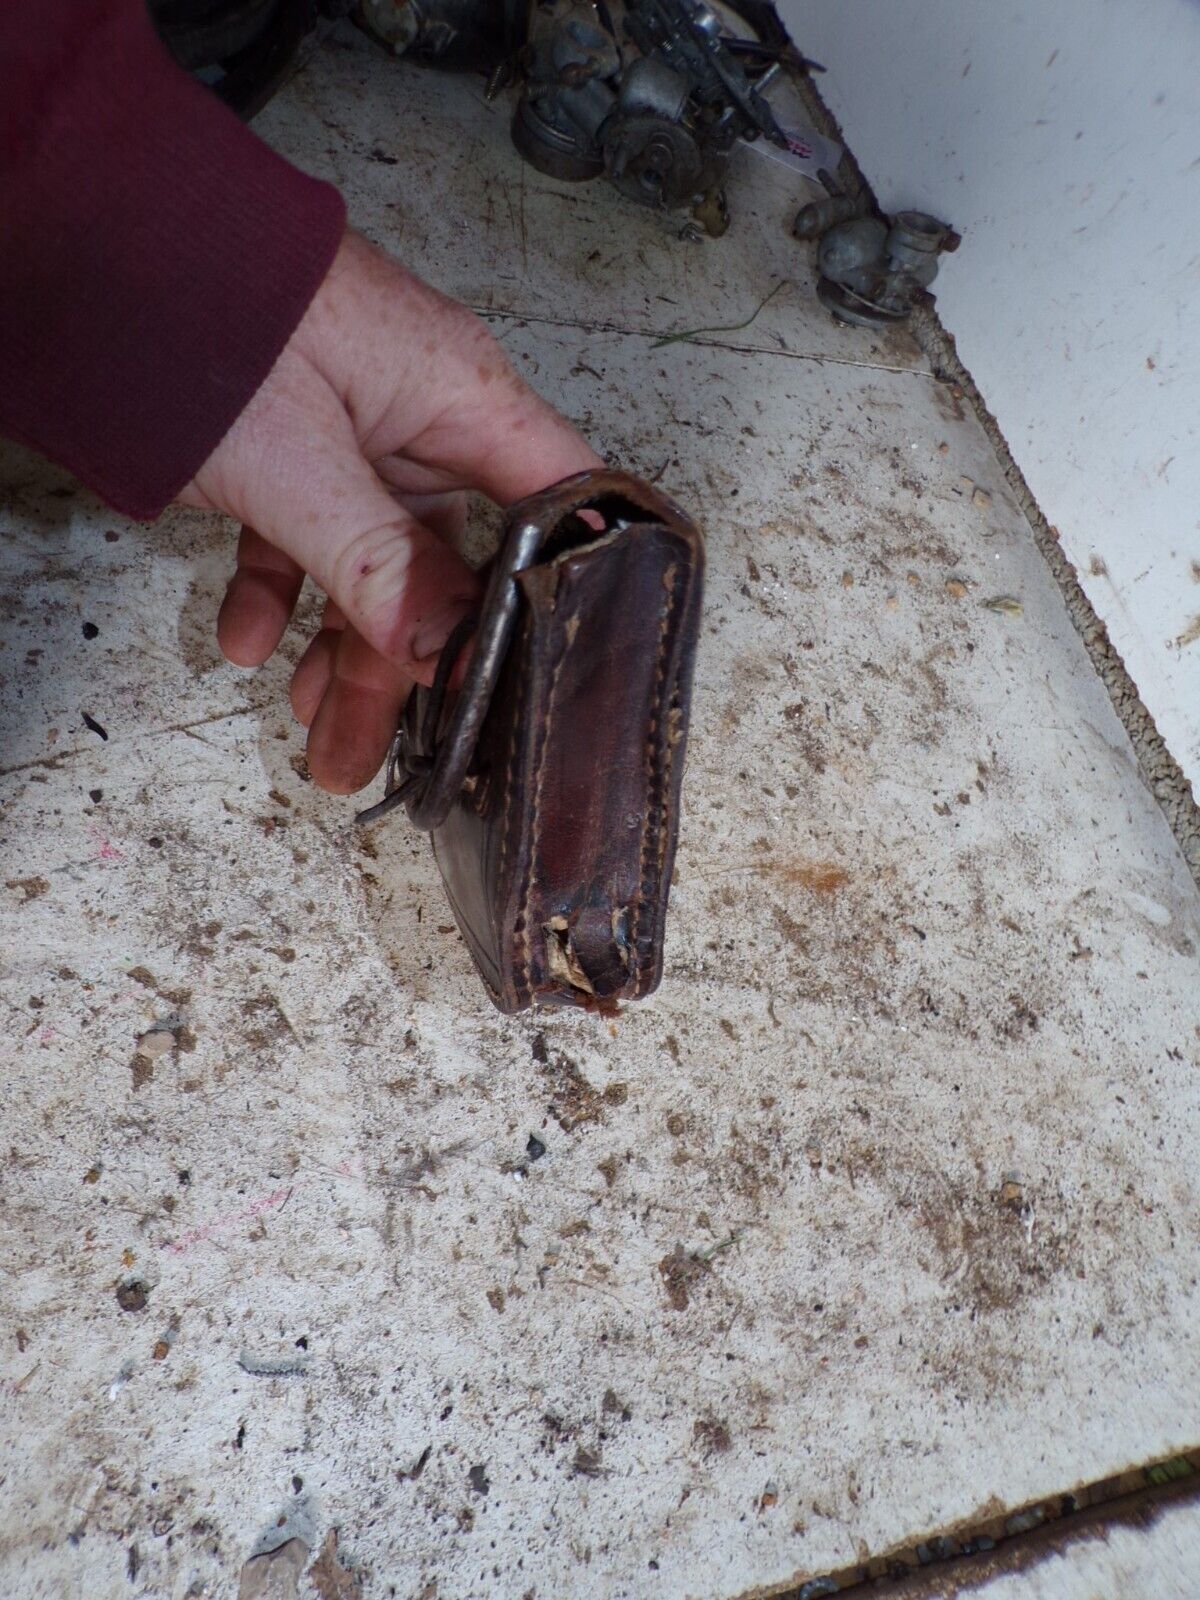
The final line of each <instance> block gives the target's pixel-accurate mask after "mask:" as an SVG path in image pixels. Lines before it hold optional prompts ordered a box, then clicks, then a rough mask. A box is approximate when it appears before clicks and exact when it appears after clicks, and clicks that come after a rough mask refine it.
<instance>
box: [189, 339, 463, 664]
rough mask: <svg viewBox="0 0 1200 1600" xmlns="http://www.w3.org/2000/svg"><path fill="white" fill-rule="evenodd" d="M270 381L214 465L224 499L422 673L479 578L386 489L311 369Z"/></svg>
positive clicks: (295, 369) (383, 645) (378, 645)
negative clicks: (268, 391) (233, 446)
mask: <svg viewBox="0 0 1200 1600" xmlns="http://www.w3.org/2000/svg"><path fill="white" fill-rule="evenodd" d="M272 381H273V385H274V387H275V391H276V392H275V393H274V394H272V395H271V396H266V395H265V394H264V393H263V392H262V391H260V394H259V395H258V396H256V398H255V400H254V401H252V402H251V404H250V406H249V407H247V410H246V412H244V413H243V416H242V418H240V419H239V422H238V423H237V424H236V425H235V430H234V433H241V434H244V435H245V438H244V439H239V440H238V441H237V442H238V443H239V444H241V445H242V449H241V451H240V453H239V454H238V455H236V456H233V455H232V454H231V458H230V461H229V462H228V463H225V464H224V477H223V480H222V481H221V482H220V484H219V488H220V492H221V494H222V497H223V499H224V501H225V503H227V504H231V503H232V504H236V505H237V506H238V509H239V510H241V511H242V513H243V519H244V520H245V521H246V522H248V523H250V524H251V525H252V526H254V527H255V528H257V529H258V531H259V533H261V535H262V538H263V539H264V540H265V541H266V542H267V543H268V544H271V545H274V546H275V547H276V548H277V549H278V550H281V551H283V552H285V554H286V556H287V557H289V558H290V560H291V562H292V563H295V564H297V565H298V566H299V567H300V568H302V569H303V570H304V571H306V572H308V573H309V574H310V575H311V576H312V577H313V579H314V580H315V581H316V582H317V583H318V584H319V585H320V586H321V588H322V589H324V590H325V592H326V594H327V595H329V596H330V598H331V599H332V600H333V601H334V602H335V603H336V604H337V606H338V608H339V609H340V611H341V613H342V615H343V616H344V617H345V618H346V620H347V622H348V623H350V625H351V626H352V627H353V628H354V629H355V630H356V631H357V632H358V633H359V634H360V635H361V636H362V638H363V639H364V640H365V641H366V642H367V643H368V644H369V645H370V646H371V647H372V648H373V649H374V650H376V651H377V652H378V653H379V654H380V655H382V656H385V657H386V658H387V659H388V660H389V661H390V662H391V663H392V665H393V666H394V667H397V668H399V669H402V670H403V671H405V672H409V673H413V674H415V675H417V676H419V677H420V678H421V679H422V680H423V681H425V682H429V681H432V677H433V670H434V666H435V663H436V657H437V654H438V651H439V650H440V649H441V647H442V645H443V643H444V642H445V640H446V638H447V636H448V635H449V633H450V630H451V629H452V628H453V627H454V625H455V623H456V622H457V621H458V620H459V618H460V617H461V616H463V614H464V613H465V612H466V611H467V610H469V609H470V607H471V606H472V604H473V603H474V599H475V596H476V593H477V591H478V587H479V585H478V580H477V579H476V577H475V576H474V574H473V573H472V572H471V571H470V570H469V568H468V567H467V566H466V565H465V563H464V562H463V561H462V560H461V558H460V557H459V556H457V555H456V554H455V553H454V552H453V551H452V550H451V549H450V548H449V547H448V546H447V545H445V544H443V543H442V542H441V540H440V539H438V538H437V536H436V535H435V534H434V533H432V532H431V531H430V529H428V528H427V527H425V526H424V525H423V524H422V523H421V522H419V521H418V520H417V519H416V518H415V517H414V516H413V515H412V514H411V512H409V511H408V510H407V509H406V508H405V506H404V505H402V504H401V503H399V502H398V501H397V500H396V499H395V498H394V496H393V495H392V494H391V493H390V492H389V490H388V489H387V487H386V486H385V485H384V483H383V482H382V481H381V480H380V478H379V476H378V475H377V473H376V472H375V470H374V468H373V467H372V466H371V465H370V463H369V462H368V461H366V460H365V459H364V457H363V456H362V455H361V453H360V452H359V449H358V445H357V441H356V439H355V437H354V431H353V428H352V426H351V422H350V418H349V417H348V416H347V414H346V411H345V409H344V408H343V406H342V405H341V404H340V402H339V401H338V399H337V396H336V395H335V394H334V393H333V392H332V390H330V388H329V386H328V384H327V383H325V381H324V380H323V379H322V378H321V377H320V375H319V374H317V373H315V372H313V371H311V369H309V368H307V367H306V366H305V365H304V364H302V363H301V364H295V363H293V364H290V365H289V366H287V367H286V368H285V369H282V370H281V369H277V371H276V373H275V375H274V378H273V380H272ZM230 439H231V440H232V439H233V435H232V434H231V436H230ZM227 443H229V441H227ZM251 443H253V445H254V448H253V450H251V449H250V444H251ZM235 474H236V476H235ZM266 632H267V630H266V628H265V627H264V628H263V634H264V635H265V634H266ZM258 642H259V643H261V640H259V641H258Z"/></svg>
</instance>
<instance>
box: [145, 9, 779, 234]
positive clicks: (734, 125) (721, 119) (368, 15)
mask: <svg viewBox="0 0 1200 1600" xmlns="http://www.w3.org/2000/svg"><path fill="white" fill-rule="evenodd" d="M148 3H149V6H150V11H151V16H152V17H153V20H154V22H155V25H156V26H157V28H158V31H159V33H160V35H161V37H162V39H163V41H164V43H165V44H166V45H167V48H168V49H169V50H170V51H171V53H172V54H173V55H174V57H175V59H176V60H177V61H178V62H179V63H180V65H181V66H185V67H187V68H188V69H189V70H190V71H192V72H194V73H196V75H197V76H198V77H200V78H201V80H202V81H203V82H205V83H207V84H208V85H209V86H210V87H211V88H212V89H213V91H214V92H215V93H216V94H219V95H220V96H221V98H222V99H224V100H225V101H226V102H227V103H228V104H229V105H231V106H232V107H233V108H234V109H235V110H236V111H239V112H240V113H241V114H242V115H243V116H253V115H254V113H255V112H256V111H257V110H258V109H259V108H260V107H261V106H262V105H263V104H265V102H266V101H267V100H268V99H269V98H270V96H271V95H272V94H273V93H274V92H275V90H276V89H277V88H278V87H279V85H280V84H281V83H282V82H284V81H285V79H286V77H287V75H288V73H289V72H290V71H292V70H294V67H295V64H296V62H297V60H298V59H300V57H301V55H302V53H303V48H304V46H305V44H306V41H309V40H311V38H312V37H313V36H314V35H319V34H320V33H321V32H322V31H323V30H326V29H329V28H332V27H334V26H336V25H338V23H339V20H341V19H345V18H347V17H349V18H350V19H351V20H353V21H354V22H356V23H357V24H358V25H359V26H360V27H361V28H362V29H363V31H364V32H366V33H368V34H370V36H371V37H372V38H373V39H375V40H376V42H377V43H379V44H381V45H383V46H384V47H385V48H386V49H388V50H390V51H391V52H392V53H393V54H395V55H398V56H402V57H404V58H405V59H406V60H409V61H413V62H416V63H418V64H420V65H422V66H429V67H440V68H443V69H445V70H448V71H472V72H481V73H484V74H485V75H486V76H487V78H488V80H489V93H491V94H495V93H498V92H499V90H500V89H501V88H502V87H503V88H506V89H508V90H509V91H510V92H511V93H512V94H513V96H514V100H515V110H514V114H513V122H512V134H513V140H514V142H515V144H516V146H517V149H518V150H519V151H520V153H521V155H522V156H524V158H525V159H526V160H527V161H528V162H529V163H530V164H531V165H532V166H534V167H536V168H537V169H538V170H539V171H540V172H545V173H548V174H549V175H551V176H553V177H556V178H564V179H568V180H582V179H589V178H597V177H602V176H607V177H608V178H609V179H610V180H611V182H613V183H614V184H615V185H616V186H617V188H618V189H620V190H621V192H622V193H623V194H625V195H627V196H628V197H629V198H630V199H632V200H636V201H638V202H639V203H641V204H643V205H648V206H653V207H656V208H658V209H660V210H666V211H674V210H686V209H688V208H695V212H696V216H697V218H698V219H699V220H700V221H702V222H703V224H704V226H705V227H706V228H707V229H708V231H709V232H710V233H719V232H721V231H723V227H724V223H725V220H726V216H725V205H724V195H723V192H722V187H721V185H722V180H723V177H724V172H725V165H726V162H727V160H728V157H729V152H730V151H731V150H732V148H733V146H734V144H735V143H736V142H737V141H738V140H739V139H747V140H751V139H758V138H766V139H769V140H771V141H772V142H773V143H775V144H777V145H779V146H781V147H785V146H786V145H787V139H786V136H785V134H784V132H783V131H782V130H781V128H780V127H779V124H778V123H777V122H776V120H775V114H774V112H773V111H772V110H771V107H770V105H769V104H768V103H767V100H766V98H765V94H764V91H765V89H766V88H767V86H768V84H769V83H770V82H771V81H772V79H773V78H775V77H776V76H777V74H779V73H780V72H781V71H782V70H783V69H784V68H785V67H786V66H789V65H791V66H800V65H803V62H802V58H801V57H800V56H799V54H798V53H797V52H796V50H795V49H794V47H793V46H792V44H791V42H790V40H789V38H788V33H787V30H786V28H785V27H784V26H783V23H782V22H781V21H780V19H779V16H778V14H777V13H776V10H775V7H774V6H773V5H772V4H770V3H769V0H148Z"/></svg>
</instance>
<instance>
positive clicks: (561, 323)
mask: <svg viewBox="0 0 1200 1600" xmlns="http://www.w3.org/2000/svg"><path fill="white" fill-rule="evenodd" d="M469 309H470V310H472V311H474V312H475V314H476V315H477V316H480V317H484V318H493V319H495V320H496V321H500V322H519V323H528V324H530V325H534V324H536V325H537V326H538V327H544V328H571V329H574V330H575V331H577V332H580V333H614V334H619V335H621V336H623V337H625V338H628V339H650V340H652V341H655V342H657V341H658V340H660V339H663V340H669V341H670V342H671V343H673V344H690V345H703V346H704V347H705V348H706V349H710V350H728V351H731V352H732V353H734V354H736V355H753V356H781V357H783V358H784V359H785V360H788V361H813V362H816V363H818V364H819V365H822V366H831V367H856V368H860V369H863V370H865V371H867V372H894V373H899V374H901V375H906V376H910V377H914V378H922V379H924V380H925V381H926V382H929V381H934V375H933V373H932V372H926V371H922V369H921V368H920V367H898V366H889V365H888V364H887V362H884V361H855V360H852V359H851V358H850V357H848V356H835V355H820V354H818V353H816V352H814V351H806V350H780V349H775V350H773V349H771V348H770V346H769V345H758V344H735V343H733V342H732V341H730V340H724V339H709V338H701V337H699V336H697V337H686V338H685V337H683V336H681V335H680V334H679V333H677V332H674V331H673V330H671V329H669V328H668V329H663V328H628V327H625V326H623V325H622V324H621V323H617V322H586V321H584V320H583V319H581V318H575V317H547V316H541V315H539V314H537V313H535V312H527V311H501V310H498V309H497V308H496V307H494V306H481V305H471V306H469Z"/></svg>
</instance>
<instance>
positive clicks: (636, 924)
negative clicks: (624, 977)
mask: <svg viewBox="0 0 1200 1600" xmlns="http://www.w3.org/2000/svg"><path fill="white" fill-rule="evenodd" d="M684 580H686V572H685V573H684V578H683V579H678V578H677V579H676V581H675V583H674V584H673V585H672V587H671V594H670V598H669V600H668V602H667V608H666V610H665V611H664V612H663V619H662V622H661V624H660V625H659V630H658V661H657V665H656V667H655V673H654V696H653V701H652V704H653V707H654V712H655V720H654V723H653V724H652V726H651V727H650V729H649V732H648V737H647V739H646V753H645V758H644V760H643V762H642V773H643V781H644V785H645V790H644V792H645V796H646V809H645V812H644V813H643V816H642V836H641V840H640V841H639V844H638V897H637V903H636V904H635V906H634V908H633V919H632V921H633V926H632V928H631V929H630V933H629V947H630V949H631V950H632V951H633V956H634V960H635V961H637V962H638V966H639V968H640V966H641V963H640V961H638V935H639V934H640V932H641V926H642V909H643V907H644V906H645V904H646V866H647V850H646V845H647V841H648V837H649V833H650V812H651V809H652V806H651V804H650V797H651V794H652V793H653V791H654V787H655V778H656V777H658V776H660V775H661V771H662V765H663V758H662V754H661V746H659V747H658V748H657V749H656V742H655V737H654V735H655V731H656V729H659V728H661V724H662V714H663V701H662V695H663V684H664V682H665V680H666V676H667V655H668V650H669V645H670V638H671V622H672V619H673V618H674V616H675V610H676V607H677V606H678V604H679V594H680V590H681V589H682V587H683V581H684ZM656 756H657V760H656V759H655V758H656ZM656 768H657V771H656ZM666 826H667V815H666V806H665V803H664V805H663V816H662V819H661V821H660V823H659V832H660V834H662V832H663V830H664V829H665V828H666ZM641 992H642V973H641V971H640V970H639V971H638V972H637V975H636V977H635V979H634V993H635V994H641Z"/></svg>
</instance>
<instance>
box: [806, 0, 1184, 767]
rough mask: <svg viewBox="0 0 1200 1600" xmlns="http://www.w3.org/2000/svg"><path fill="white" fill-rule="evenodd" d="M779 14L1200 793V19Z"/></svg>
mask: <svg viewBox="0 0 1200 1600" xmlns="http://www.w3.org/2000/svg"><path fill="white" fill-rule="evenodd" d="M780 9H781V11H782V13H783V14H784V16H785V19H786V20H787V22H788V24H789V26H790V27H791V29H792V31H793V34H794V36H795V39H796V42H797V44H798V45H799V46H800V48H801V49H802V50H804V51H805V52H806V53H807V54H809V55H810V56H812V57H813V58H815V59H816V60H817V61H820V62H822V63H823V64H824V65H825V66H826V67H827V68H828V69H829V70H828V72H827V73H826V75H825V77H824V78H823V79H822V80H821V87H822V91H823V93H824V95H825V97H826V101H827V103H828V104H829V106H830V108H831V110H833V112H834V113H835V114H836V115H837V117H838V118H839V120H840V121H841V123H842V127H843V130H844V132H845V135H846V140H847V143H848V144H849V146H850V148H851V149H852V150H853V152H854V154H855V157H856V158H857V160H858V162H859V164H860V166H861V167H862V169H863V171H864V173H865V174H866V176H867V178H868V179H869V181H870V182H871V183H872V185H873V186H874V188H875V191H876V194H877V195H878V196H879V199H880V202H881V204H882V205H883V206H884V207H885V208H886V209H888V210H895V209H898V208H901V207H903V206H918V207H920V208H922V209H924V210H929V211H932V212H935V213H937V214H939V215H942V216H944V217H946V218H947V219H948V220H949V221H950V222H952V223H953V224H954V226H955V227H956V228H958V229H959V230H960V231H961V233H962V234H963V236H964V243H963V246H962V248H961V249H960V251H959V252H958V254H957V255H955V256H952V257H949V258H947V259H945V260H944V262H943V265H942V273H941V276H940V278H939V280H938V282H937V284H936V285H935V289H936V292H937V297H938V308H939V311H940V312H941V315H942V319H943V321H944V322H945V324H946V327H947V328H948V329H949V330H950V332H951V333H953V334H954V336H955V338H956V339H957V341H958V349H959V353H960V355H961V356H962V358H963V360H964V362H965V363H966V365H967V367H968V368H969V370H970V371H971V373H972V375H973V376H974V378H975V380H976V382H977V383H978V384H979V387H980V389H981V391H982V393H983V396H984V398H985V400H986V401H987V403H988V405H989V406H990V408H991V409H992V411H993V412H994V414H995V416H996V418H997V420H998V421H999V423H1000V426H1001V428H1002V429H1003V431H1004V434H1005V436H1006V438H1007V439H1008V442H1009V445H1010V447H1011V449H1012V452H1013V454H1014V456H1015V457H1016V459H1017V461H1018V463H1019V465H1020V466H1021V469H1022V471H1023V472H1024V473H1025V476H1026V478H1027V479H1028V481H1029V484H1030V487H1031V488H1032V489H1033V492H1034V494H1035V495H1036V496H1037V499H1038V501H1039V503H1040V504H1041V506H1042V509H1043V511H1044V512H1045V513H1046V516H1047V517H1048V518H1049V520H1050V522H1051V523H1053V524H1054V525H1055V526H1057V528H1058V529H1059V531H1060V534H1061V538H1062V543H1063V547H1064V549H1065V550H1066V552H1067V554H1068V556H1069V557H1070V559H1071V560H1072V562H1073V563H1074V564H1075V566H1076V568H1077V569H1078V571H1079V575H1080V579H1081V581H1082V583H1083V586H1084V589H1085V590H1086V592H1087V594H1088V596H1089V598H1090V600H1091V602H1092V604H1093V605H1094V606H1095V608H1096V610H1097V612H1098V613H1099V614H1100V616H1102V617H1103V618H1104V620H1105V622H1106V623H1107V625H1108V628H1109V632H1110V635H1111V637H1112V639H1113V641H1114V643H1115V644H1116V646H1117V648H1118V650H1119V651H1120V652H1121V654H1122V656H1123V658H1124V660H1125V664H1126V666H1127V668H1128V670H1129V672H1130V674H1131V676H1132V677H1133V679H1134V681H1135V682H1136V683H1137V686H1138V688H1139V690H1140V692H1141V695H1142V698H1143V700H1144V701H1145V703H1146V705H1147V706H1148V707H1149V709H1150V711H1151V713H1152V714H1153V716H1154V718H1155V720H1156V722H1157V723H1158V726H1159V729H1160V731H1161V732H1162V734H1163V736H1164V737H1165V739H1166V741H1167V744H1168V745H1169V747H1170V748H1171V750H1172V752H1173V753H1174V755H1175V757H1176V759H1177V760H1178V761H1179V762H1180V764H1181V765H1182V767H1183V768H1184V770H1185V771H1186V772H1187V774H1188V776H1189V778H1190V780H1191V783H1192V786H1193V790H1194V792H1196V793H1197V795H1198V796H1200V449H1198V448H1197V443H1198V439H1197V434H1198V431H1200V423H1198V417H1200V4H1197V3H1196V0H1126V3H1118V0H1054V3H1050V4H1047V3H1044V0H1043V3H1040V4H1038V3H1033V0H958V3H954V0H888V3H887V4H875V5H866V4H862V3H859V4H835V3H834V0H782V4H781V6H780Z"/></svg>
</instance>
